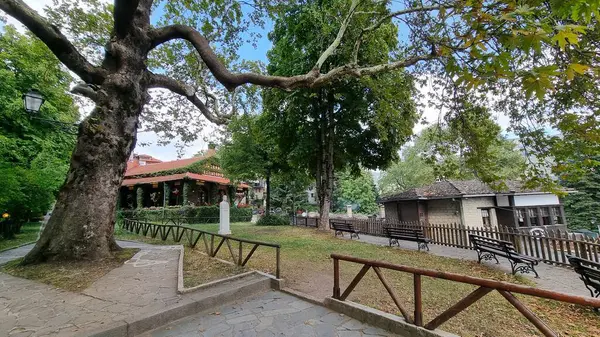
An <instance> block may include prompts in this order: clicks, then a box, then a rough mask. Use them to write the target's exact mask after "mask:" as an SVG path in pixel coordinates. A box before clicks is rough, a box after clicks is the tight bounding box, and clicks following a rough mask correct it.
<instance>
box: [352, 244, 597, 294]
mask: <svg viewBox="0 0 600 337" xmlns="http://www.w3.org/2000/svg"><path fill="white" fill-rule="evenodd" d="M346 239H347V238H346ZM360 241H362V242H367V243H372V244H376V245H382V246H387V245H388V239H387V238H382V237H378V236H371V235H363V234H361V235H360ZM400 248H401V249H410V250H417V244H416V243H415V242H410V241H400ZM429 249H430V251H429V252H428V253H429V254H434V255H438V256H445V257H451V258H455V259H463V260H472V261H477V253H476V252H475V251H474V250H469V249H462V248H455V247H447V246H441V245H434V244H430V245H429ZM498 260H499V261H500V264H496V263H495V261H494V262H488V261H484V262H482V263H483V264H485V265H487V266H490V267H493V268H498V269H500V270H502V271H504V272H506V273H510V272H511V269H510V263H509V262H508V260H507V259H505V258H502V257H498ZM535 269H536V270H537V272H538V274H539V275H540V278H535V275H533V274H520V273H519V274H518V275H523V276H525V277H527V278H529V279H530V280H532V281H534V282H535V283H536V284H537V285H538V287H539V288H543V289H547V290H553V291H560V292H563V293H568V294H573V295H579V296H590V293H589V292H588V291H587V289H586V288H585V286H584V285H583V281H581V280H580V279H579V277H578V276H577V274H576V273H575V272H574V271H573V270H571V269H567V268H563V267H557V266H552V265H548V264H545V263H540V264H539V265H537V266H536V267H535ZM465 273H466V274H468V272H465Z"/></svg>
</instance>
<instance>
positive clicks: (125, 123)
mask: <svg viewBox="0 0 600 337" xmlns="http://www.w3.org/2000/svg"><path fill="white" fill-rule="evenodd" d="M140 17H141V16H140ZM136 19H138V17H136ZM140 20H143V18H141V19H140ZM143 23H144V22H142V23H140V24H143ZM137 33H138V31H134V32H133V33H132V34H131V35H127V36H126V37H125V38H123V39H119V40H117V39H113V40H111V42H110V43H109V45H108V46H107V56H106V58H105V62H104V67H105V68H107V69H110V70H111V71H112V73H111V74H110V75H109V76H108V77H107V78H106V79H105V80H104V82H103V84H102V86H101V87H100V88H99V90H97V93H98V97H97V98H96V108H95V109H94V111H93V112H92V113H91V115H90V116H88V117H87V118H86V119H85V120H84V121H83V122H82V123H81V125H80V126H79V135H78V138H77V145H76V146H75V149H74V151H73V155H72V157H71V166H70V169H69V173H68V175H67V179H66V181H65V183H64V185H63V186H62V188H61V190H60V193H59V195H58V198H57V201H56V205H55V207H54V211H53V213H52V216H51V217H50V219H49V221H48V223H47V225H46V227H45V229H44V231H43V233H42V235H41V236H40V239H39V240H38V242H37V243H36V245H35V247H34V248H33V249H32V250H31V252H30V253H29V254H27V256H26V257H25V259H24V261H23V263H36V262H42V261H46V260H72V259H77V260H82V259H89V260H98V259H103V258H106V257H109V256H111V252H112V251H114V250H118V249H119V247H118V245H117V244H116V242H115V240H114V236H113V231H114V224H115V211H116V206H117V205H116V203H117V195H118V193H119V188H120V186H121V182H122V180H123V174H124V173H125V168H126V164H127V160H128V158H129V155H130V154H131V151H132V150H133V148H134V146H135V140H136V132H137V128H138V118H139V116H140V113H141V111H142V108H143V106H144V104H145V103H146V102H147V101H148V93H147V87H148V84H147V76H146V75H147V72H146V68H145V65H144V64H145V58H146V56H145V53H146V50H147V48H148V46H147V45H144V43H145V42H144V41H145V40H144V38H145V37H144V36H142V35H137ZM146 43H147V42H146Z"/></svg>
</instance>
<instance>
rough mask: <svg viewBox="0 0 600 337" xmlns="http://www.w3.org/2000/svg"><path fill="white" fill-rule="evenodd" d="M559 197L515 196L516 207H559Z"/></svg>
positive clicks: (543, 195) (551, 195)
mask: <svg viewBox="0 0 600 337" xmlns="http://www.w3.org/2000/svg"><path fill="white" fill-rule="evenodd" d="M558 204H560V202H559V201H558V197H557V196H556V195H554V194H530V195H515V206H540V205H558Z"/></svg>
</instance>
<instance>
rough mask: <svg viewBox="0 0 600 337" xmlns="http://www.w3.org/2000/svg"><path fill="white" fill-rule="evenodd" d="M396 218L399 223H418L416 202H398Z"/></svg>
mask: <svg viewBox="0 0 600 337" xmlns="http://www.w3.org/2000/svg"><path fill="white" fill-rule="evenodd" d="M398 210H399V212H398V214H399V215H398V217H399V220H400V221H408V222H416V221H419V213H418V211H417V202H416V201H414V200H411V201H400V202H398Z"/></svg>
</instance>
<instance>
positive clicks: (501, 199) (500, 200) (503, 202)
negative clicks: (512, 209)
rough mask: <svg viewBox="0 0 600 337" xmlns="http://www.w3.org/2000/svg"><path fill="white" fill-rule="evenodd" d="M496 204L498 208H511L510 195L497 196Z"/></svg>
mask: <svg viewBox="0 0 600 337" xmlns="http://www.w3.org/2000/svg"><path fill="white" fill-rule="evenodd" d="M496 203H497V204H498V207H508V206H510V203H509V201H508V195H497V196H496Z"/></svg>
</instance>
